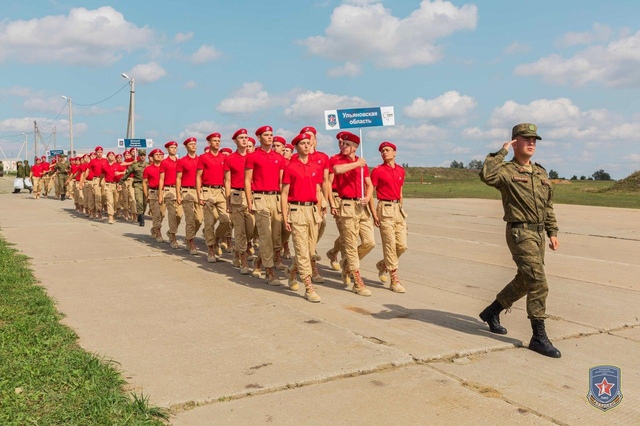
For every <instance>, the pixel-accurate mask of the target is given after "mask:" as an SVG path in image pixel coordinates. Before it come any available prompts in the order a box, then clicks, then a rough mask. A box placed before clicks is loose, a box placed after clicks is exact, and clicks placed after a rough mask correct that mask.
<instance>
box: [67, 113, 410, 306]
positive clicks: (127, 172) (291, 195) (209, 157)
mask: <svg viewBox="0 0 640 426" xmlns="http://www.w3.org/2000/svg"><path fill="white" fill-rule="evenodd" d="M255 135H256V137H257V139H258V143H259V146H257V147H256V146H255V145H256V141H255V139H253V138H252V137H250V136H249V135H248V132H247V130H246V129H238V130H237V131H236V132H235V133H234V134H233V136H232V138H231V139H232V140H233V141H234V142H235V144H236V150H235V152H232V150H231V149H229V148H220V141H221V135H220V134H219V133H211V134H210V135H209V136H207V142H208V146H207V147H206V148H205V152H204V153H203V154H201V155H198V154H197V140H196V138H193V137H190V138H187V139H186V140H185V141H184V142H183V145H184V148H185V150H186V155H184V156H181V157H180V158H178V156H177V151H178V143H177V142H175V141H170V142H167V143H166V144H165V145H164V147H165V148H166V150H167V153H168V155H167V157H166V158H165V154H164V152H163V151H162V150H161V149H153V150H152V151H151V152H150V153H149V162H147V158H146V151H145V150H142V149H137V150H135V149H132V150H129V151H125V152H124V154H123V155H121V154H115V153H114V152H109V153H108V154H107V156H106V159H105V158H103V149H102V148H101V147H96V149H95V152H93V153H91V154H87V155H85V156H83V157H78V158H74V159H71V166H70V170H69V172H68V175H64V174H61V175H62V176H65V177H66V180H65V181H64V184H65V185H68V186H70V187H69V188H68V189H67V190H68V191H70V192H71V193H73V200H74V203H75V205H76V209H77V210H78V212H82V213H84V214H85V215H86V216H87V217H91V218H94V219H102V218H103V216H102V215H103V212H104V211H106V215H107V219H108V223H114V220H115V219H116V218H118V217H122V218H123V219H124V220H135V221H137V222H138V224H139V225H140V226H144V213H145V210H146V209H147V203H148V206H149V210H150V213H151V217H152V227H151V235H152V237H153V238H155V240H156V241H157V242H167V241H165V240H164V239H163V237H162V233H161V227H162V222H163V219H164V217H165V216H167V222H168V227H169V229H168V230H167V233H166V235H167V236H168V238H169V241H168V243H169V244H170V245H171V247H172V248H176V249H177V248H179V244H178V241H177V239H176V233H177V230H178V226H179V224H180V223H181V221H182V219H183V218H184V222H185V246H186V249H187V250H189V251H190V253H191V254H193V255H198V253H199V251H198V248H197V247H196V243H195V237H196V234H197V232H198V231H199V229H200V228H201V226H202V225H204V227H203V228H204V229H203V233H204V239H205V242H206V245H207V261H208V262H212V263H215V262H217V260H218V258H219V257H220V256H222V252H223V250H230V251H233V265H234V266H235V267H237V268H239V272H240V274H243V275H249V274H251V275H253V276H254V277H256V278H262V276H263V274H262V268H264V270H265V273H264V279H265V281H266V282H267V283H268V284H270V285H274V286H279V285H282V283H281V281H280V280H279V279H278V278H277V275H276V271H277V270H284V271H285V273H286V275H287V277H288V286H289V289H290V290H292V291H298V290H299V287H300V284H302V285H304V289H305V293H304V297H305V299H306V300H308V301H310V302H320V296H319V295H318V294H317V292H316V291H315V289H314V285H313V284H314V283H321V282H324V279H323V278H322V276H321V275H320V272H319V269H318V265H317V262H318V260H320V256H319V255H318V254H317V252H316V244H317V242H318V240H319V239H320V238H322V235H323V234H324V230H325V228H326V216H327V213H329V212H330V213H331V214H332V215H333V217H334V218H335V220H336V224H337V228H338V231H339V236H338V238H337V239H336V240H335V242H334V244H333V247H332V248H331V249H330V250H329V251H328V252H327V258H328V260H329V262H330V264H331V267H332V269H334V270H335V271H341V277H342V281H343V283H344V285H345V287H348V286H349V285H350V284H351V280H353V286H352V291H353V292H354V293H356V294H358V295H361V296H370V295H371V291H370V290H369V289H368V288H367V287H366V286H365V283H364V282H363V280H362V277H361V275H360V260H362V259H363V258H364V257H365V256H366V255H367V254H368V253H369V252H371V250H373V248H374V247H375V241H374V226H375V227H378V228H379V229H380V235H381V239H382V248H383V255H384V258H383V260H380V261H379V262H378V263H377V264H376V268H377V270H378V277H379V279H380V281H381V282H383V283H386V282H389V288H390V289H391V290H392V291H394V292H396V293H404V292H405V289H404V287H403V286H402V284H401V283H400V279H399V277H398V258H399V257H400V256H401V255H402V253H403V252H404V251H405V250H406V249H407V227H406V221H405V219H406V214H405V212H404V210H403V208H402V201H403V198H402V186H403V184H404V179H405V171H404V169H403V168H402V167H401V166H399V165H397V164H396V163H395V157H396V146H395V145H394V144H393V143H391V142H383V143H382V144H380V146H379V151H380V154H381V156H382V164H380V165H379V166H377V167H375V168H374V169H373V170H372V172H371V173H369V169H368V167H367V164H366V162H365V160H364V159H362V158H359V157H358V156H356V152H357V149H358V146H359V144H360V139H359V137H358V136H357V135H355V134H353V133H350V132H344V131H343V132H340V133H338V134H337V135H336V138H337V140H338V146H339V150H340V152H339V153H338V154H336V155H334V156H333V157H331V158H330V157H329V156H328V155H327V154H325V153H322V152H320V151H317V150H316V145H317V140H316V129H314V128H313V127H304V128H303V129H302V130H301V131H300V133H299V134H298V135H297V136H295V137H294V138H293V139H292V140H291V144H287V142H286V140H285V139H284V138H283V137H281V136H274V134H273V129H272V128H271V127H270V126H262V127H260V128H259V129H257V130H256V131H255ZM294 151H296V153H295V154H294ZM62 161H65V160H64V159H63V160H62ZM58 163H60V160H59V161H58ZM363 183H364V187H363ZM374 188H375V190H376V197H377V205H376V203H375V202H374V200H373V191H374ZM62 191H63V195H62V198H63V199H64V190H62ZM232 233H233V240H232V238H231V237H232ZM290 239H291V240H292V243H293V252H294V255H295V256H294V257H293V261H292V264H291V266H290V267H285V265H284V264H283V263H282V259H283V258H290V257H291V251H290V247H289V245H290V244H289V240H290ZM232 241H233V242H232ZM253 241H255V242H256V244H255V247H256V248H257V247H259V252H258V255H257V257H255V258H254V257H253V254H254V244H253ZM339 255H340V257H341V260H340V261H338V256H339ZM251 259H253V267H252V268H250V267H249V260H251ZM298 277H299V278H300V279H299V280H298Z"/></svg>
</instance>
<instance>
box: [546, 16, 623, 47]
mask: <svg viewBox="0 0 640 426" xmlns="http://www.w3.org/2000/svg"><path fill="white" fill-rule="evenodd" d="M611 34H612V31H611V28H610V27H609V26H608V25H603V24H599V23H597V22H596V23H595V24H593V26H592V31H586V32H570V33H566V34H564V35H563V36H562V37H561V38H560V39H559V40H558V41H557V43H556V44H557V45H558V47H571V46H577V45H580V44H592V43H595V42H599V43H602V42H606V41H607V40H609V39H610V38H611Z"/></svg>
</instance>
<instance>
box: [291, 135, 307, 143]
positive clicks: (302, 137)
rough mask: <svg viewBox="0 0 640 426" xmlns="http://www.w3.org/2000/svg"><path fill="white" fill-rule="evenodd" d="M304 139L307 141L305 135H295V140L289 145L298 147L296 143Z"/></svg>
mask: <svg viewBox="0 0 640 426" xmlns="http://www.w3.org/2000/svg"><path fill="white" fill-rule="evenodd" d="M304 139H309V135H307V133H306V132H305V133H300V134H299V135H297V136H296V137H295V138H293V140H292V141H291V143H292V144H293V146H296V145H298V142H300V141H301V140H304Z"/></svg>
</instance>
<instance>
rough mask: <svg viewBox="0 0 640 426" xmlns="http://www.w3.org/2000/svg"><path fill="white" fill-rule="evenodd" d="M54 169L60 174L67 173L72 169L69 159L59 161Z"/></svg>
mask: <svg viewBox="0 0 640 426" xmlns="http://www.w3.org/2000/svg"><path fill="white" fill-rule="evenodd" d="M53 170H54V171H56V172H58V174H62V175H66V174H69V172H70V171H71V165H70V164H69V162H68V161H64V162H62V161H58V162H57V163H56V165H55V166H54V168H53Z"/></svg>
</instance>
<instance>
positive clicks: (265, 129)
mask: <svg viewBox="0 0 640 426" xmlns="http://www.w3.org/2000/svg"><path fill="white" fill-rule="evenodd" d="M264 132H273V129H272V128H271V126H262V127H258V130H256V136H260V135H261V134H263V133H264Z"/></svg>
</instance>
